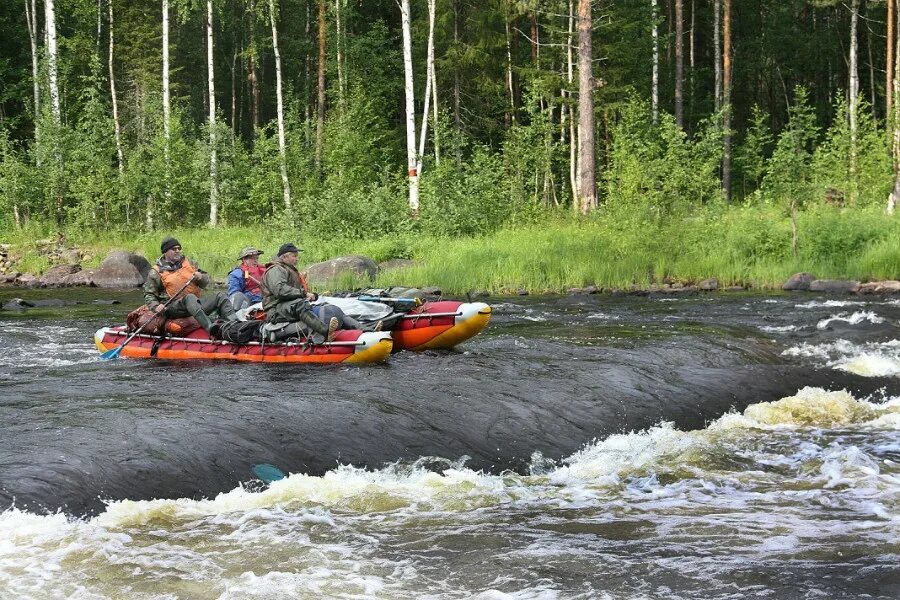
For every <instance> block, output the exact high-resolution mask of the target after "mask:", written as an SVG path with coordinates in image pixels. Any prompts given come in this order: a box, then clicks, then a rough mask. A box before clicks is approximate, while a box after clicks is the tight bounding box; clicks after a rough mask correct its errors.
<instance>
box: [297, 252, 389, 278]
mask: <svg viewBox="0 0 900 600" xmlns="http://www.w3.org/2000/svg"><path fill="white" fill-rule="evenodd" d="M306 272H307V274H308V276H309V279H310V280H311V281H317V282H326V281H331V280H332V279H335V278H336V277H338V276H339V275H342V274H344V273H352V274H353V275H356V276H357V277H368V278H369V279H373V278H374V277H375V275H377V274H378V265H377V264H375V261H374V260H372V259H371V258H368V257H366V256H359V255H350V256H339V257H337V258H332V259H331V260H326V261H325V262H320V263H315V264H312V265H309V266H308V267H307V268H306Z"/></svg>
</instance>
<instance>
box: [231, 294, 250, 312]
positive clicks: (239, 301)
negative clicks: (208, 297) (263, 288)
mask: <svg viewBox="0 0 900 600" xmlns="http://www.w3.org/2000/svg"><path fill="white" fill-rule="evenodd" d="M230 300H231V305H232V306H233V307H234V310H241V309H243V308H246V307H248V306H250V299H249V298H247V295H246V294H245V293H243V292H235V293H233V294H232V295H231V299H230Z"/></svg>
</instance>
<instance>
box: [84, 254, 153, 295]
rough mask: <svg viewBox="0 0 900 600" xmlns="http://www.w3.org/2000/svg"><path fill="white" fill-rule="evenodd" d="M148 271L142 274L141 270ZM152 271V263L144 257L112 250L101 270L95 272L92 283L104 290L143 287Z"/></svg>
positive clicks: (101, 264)
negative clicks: (144, 268)
mask: <svg viewBox="0 0 900 600" xmlns="http://www.w3.org/2000/svg"><path fill="white" fill-rule="evenodd" d="M143 267H146V271H145V272H144V273H141V268H143ZM149 271H150V263H148V262H147V259H145V258H144V257H143V256H139V255H137V254H132V253H130V252H126V251H125V250H111V251H110V252H109V254H107V255H106V258H104V259H103V262H102V263H100V268H98V269H96V270H94V271H93V273H92V275H91V282H92V283H93V285H96V286H97V287H102V288H133V287H138V286H140V285H143V283H144V281H146V280H147V273H149Z"/></svg>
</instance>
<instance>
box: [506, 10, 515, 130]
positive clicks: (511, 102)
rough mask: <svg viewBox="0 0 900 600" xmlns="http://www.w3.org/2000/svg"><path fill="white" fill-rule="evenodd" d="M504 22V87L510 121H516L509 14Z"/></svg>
mask: <svg viewBox="0 0 900 600" xmlns="http://www.w3.org/2000/svg"><path fill="white" fill-rule="evenodd" d="M504 21H505V23H506V87H507V89H508V90H509V111H510V122H512V123H515V122H516V95H515V90H514V89H513V71H512V41H511V37H510V33H509V15H507V16H506V17H504Z"/></svg>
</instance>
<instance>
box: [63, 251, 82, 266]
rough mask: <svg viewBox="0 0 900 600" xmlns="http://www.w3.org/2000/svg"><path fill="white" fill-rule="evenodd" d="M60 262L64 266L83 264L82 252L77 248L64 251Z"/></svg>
mask: <svg viewBox="0 0 900 600" xmlns="http://www.w3.org/2000/svg"><path fill="white" fill-rule="evenodd" d="M59 262H60V263H61V264H64V265H77V264H78V263H80V262H81V252H79V251H78V249H77V248H70V249H68V250H63V251H62V252H61V253H60V255H59Z"/></svg>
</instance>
